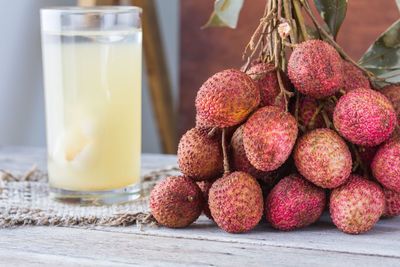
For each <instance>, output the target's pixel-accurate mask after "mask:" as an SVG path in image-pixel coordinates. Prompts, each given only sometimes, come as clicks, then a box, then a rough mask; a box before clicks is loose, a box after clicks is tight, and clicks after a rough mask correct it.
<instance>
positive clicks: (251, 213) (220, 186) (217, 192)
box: [208, 172, 263, 233]
mask: <svg viewBox="0 0 400 267" xmlns="http://www.w3.org/2000/svg"><path fill="white" fill-rule="evenodd" d="M208 204H209V207H210V211H211V215H212V217H213V218H214V221H215V222H216V223H217V225H218V226H219V227H220V228H221V229H223V230H224V231H226V232H229V233H242V232H247V231H250V230H251V229H253V228H254V227H255V226H256V225H257V224H258V223H259V221H260V220H261V217H262V214H263V195H262V191H261V188H260V185H259V184H258V182H257V180H256V179H255V178H254V177H252V176H251V175H250V174H247V173H245V172H233V173H231V174H228V175H225V176H223V177H222V178H219V179H217V180H216V181H215V182H214V183H213V184H212V186H211V189H210V193H209V197H208Z"/></svg>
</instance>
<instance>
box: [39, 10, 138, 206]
mask: <svg viewBox="0 0 400 267" xmlns="http://www.w3.org/2000/svg"><path fill="white" fill-rule="evenodd" d="M141 14H142V10H141V9H140V8H138V7H90V8H83V7H65V8H46V9H42V10H41V31H42V53H43V70H44V71H43V72H44V86H45V102H46V124H47V156H48V175H49V183H50V196H51V197H52V198H53V199H56V200H60V201H64V202H69V203H79V204H111V203H118V202H125V201H129V200H133V199H135V198H138V197H139V196H140V153H141V91H142V84H141V83H142V81H141V79H142V24H141Z"/></svg>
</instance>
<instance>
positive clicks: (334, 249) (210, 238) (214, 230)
mask: <svg viewBox="0 0 400 267" xmlns="http://www.w3.org/2000/svg"><path fill="white" fill-rule="evenodd" d="M45 158H46V157H45V149H43V148H21V147H0V168H1V169H7V170H14V171H26V170H27V169H29V168H30V167H31V166H32V165H33V164H37V165H38V166H39V167H40V168H45ZM175 164H176V156H173V155H159V154H145V155H143V156H142V173H146V172H149V171H151V170H154V169H157V168H163V167H166V166H170V165H175ZM0 259H1V260H2V261H1V262H0V265H5V266H7V265H8V266H16V265H21V264H23V265H24V266H41V265H43V264H46V265H51V266H54V265H60V266H71V265H79V266H80V265H82V266H93V265H95V266H126V265H128V264H129V265H140V266H143V265H146V266H243V265H248V266H266V265H277V266H314V265H315V266H318V265H324V266H377V265H378V264H380V265H382V266H398V265H399V262H400V217H397V218H394V219H386V220H381V221H379V222H378V224H377V225H376V226H375V227H374V228H373V229H372V230H370V231H369V232H367V233H365V234H362V235H358V236H355V235H348V234H344V233H342V232H340V231H339V230H338V229H337V228H336V227H334V226H333V224H332V222H331V220H330V218H329V216H328V214H325V215H324V216H323V218H322V219H321V220H320V221H319V222H317V223H315V224H313V225H311V226H310V227H307V228H304V229H301V230H298V231H293V232H281V231H277V230H274V229H272V228H271V227H270V226H269V225H268V224H267V223H266V222H261V223H260V224H259V225H258V226H257V227H256V228H255V229H254V230H252V231H250V232H248V233H245V234H228V233H226V232H224V231H222V230H221V229H219V228H218V227H217V226H216V225H215V223H213V222H212V221H210V220H209V219H207V218H206V217H204V216H201V217H200V218H199V219H198V220H197V221H196V222H195V223H194V224H192V225H191V226H189V227H188V228H185V229H168V228H165V227H150V226H145V227H143V228H142V229H140V228H138V227H136V226H132V227H125V228H124V227H86V228H83V227H81V228H78V227H75V228H67V227H17V228H14V229H0ZM3 263H5V264H3Z"/></svg>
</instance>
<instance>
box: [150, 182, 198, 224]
mask: <svg viewBox="0 0 400 267" xmlns="http://www.w3.org/2000/svg"><path fill="white" fill-rule="evenodd" d="M203 203H204V200H203V196H202V193H201V191H200V188H199V187H198V186H197V184H196V183H195V182H193V181H192V180H191V179H190V178H189V177H185V176H169V177H167V178H165V179H164V180H162V181H161V182H159V183H158V184H157V185H156V186H155V187H154V188H153V191H152V192H151V194H150V198H149V206H150V210H151V214H152V215H153V216H154V218H155V219H156V220H157V222H159V223H160V224H162V225H164V226H167V227H170V228H182V227H186V226H188V225H189V224H191V223H192V222H194V221H195V220H197V218H198V217H199V216H200V214H201V211H202V210H203Z"/></svg>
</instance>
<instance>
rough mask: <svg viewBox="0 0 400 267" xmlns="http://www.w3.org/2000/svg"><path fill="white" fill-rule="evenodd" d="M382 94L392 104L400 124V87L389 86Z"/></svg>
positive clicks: (384, 88) (383, 89) (382, 90)
mask: <svg viewBox="0 0 400 267" xmlns="http://www.w3.org/2000/svg"><path fill="white" fill-rule="evenodd" d="M380 92H381V93H382V94H383V95H384V96H386V97H387V98H388V99H389V101H390V102H391V103H392V106H393V108H394V111H395V112H396V115H397V123H400V86H399V85H396V84H391V85H387V86H385V87H383V88H382V89H381V91H380Z"/></svg>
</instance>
